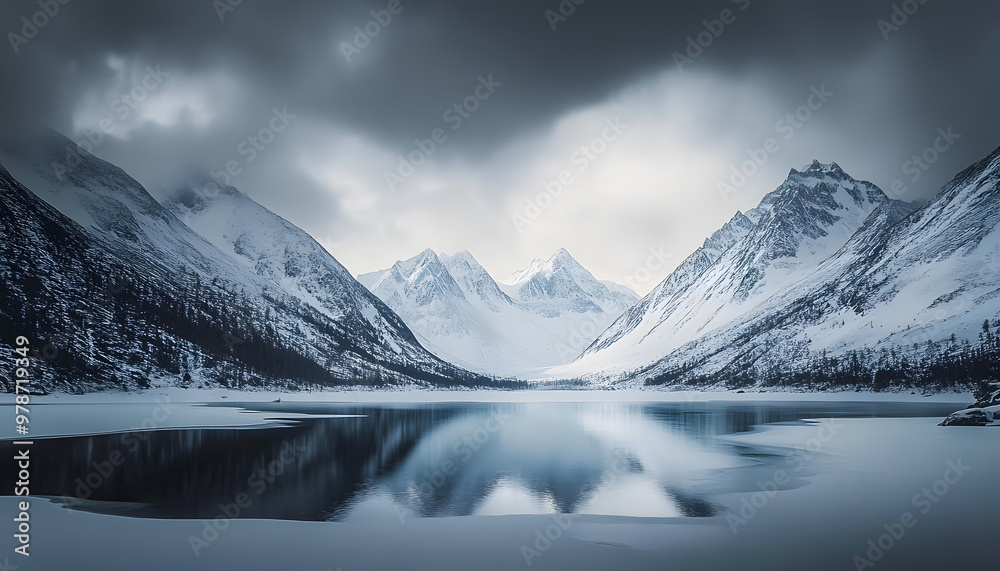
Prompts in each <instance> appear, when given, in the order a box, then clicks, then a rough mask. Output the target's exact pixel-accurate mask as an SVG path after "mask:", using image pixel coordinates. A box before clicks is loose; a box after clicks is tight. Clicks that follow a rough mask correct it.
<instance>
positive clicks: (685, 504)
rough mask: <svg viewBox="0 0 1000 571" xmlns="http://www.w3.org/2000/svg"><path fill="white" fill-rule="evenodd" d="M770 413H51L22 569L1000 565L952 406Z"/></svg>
mask: <svg viewBox="0 0 1000 571" xmlns="http://www.w3.org/2000/svg"><path fill="white" fill-rule="evenodd" d="M740 397H742V395H740ZM818 398H822V397H818ZM761 399H768V397H767V395H758V396H757V397H756V398H741V399H740V400H730V401H714V400H675V401H672V402H654V401H645V402H599V401H594V400H592V399H589V398H584V399H579V398H576V399H573V400H577V401H578V402H554V401H553V402H527V401H525V400H524V399H521V398H519V397H515V398H513V399H511V400H512V401H515V402H502V399H494V400H495V402H394V403H376V402H344V403H308V402H294V403H289V402H282V403H270V402H267V403H252V404H249V403H237V402H214V403H212V404H169V405H164V404H163V403H160V404H138V403H117V404H107V403H103V404H102V403H89V404H49V405H44V406H40V407H37V409H36V410H38V411H40V412H39V413H38V414H36V418H35V419H33V422H36V423H37V424H38V425H39V426H41V425H42V424H43V421H46V420H47V421H48V423H49V425H50V427H53V428H52V429H51V430H52V432H51V434H52V436H50V437H48V438H38V439H37V440H36V444H35V445H34V447H33V449H32V455H33V460H32V466H33V468H32V469H33V474H32V481H31V491H32V496H34V499H33V502H32V504H33V508H32V509H33V514H32V522H33V541H32V557H31V563H32V565H31V568H32V569H63V568H76V567H79V566H80V565H81V564H84V563H85V565H84V568H86V566H87V565H90V566H92V567H93V568H101V569H132V568H143V569H178V568H184V569H215V568H227V569H229V568H232V569H274V568H283V569H317V570H319V571H323V570H325V569H330V570H334V569H337V568H338V567H340V568H341V569H342V570H343V571H347V570H349V569H403V568H406V569H472V568H475V569H520V568H528V567H530V568H543V569H590V568H594V569H596V568H606V567H608V566H617V567H621V568H628V569H646V568H649V569H671V568H676V569H719V568H723V566H729V567H733V566H734V565H735V567H734V568H741V569H804V568H809V569H855V568H858V567H859V566H861V567H862V568H869V566H868V565H866V564H865V563H864V561H870V562H871V563H873V564H874V566H875V567H876V568H879V569H923V568H935V566H941V565H945V566H949V565H950V564H949V563H948V562H949V561H951V562H954V561H955V560H956V559H959V560H964V561H966V562H970V563H971V562H979V561H982V562H986V561H989V560H990V559H989V558H987V555H988V551H987V549H988V543H987V544H986V546H984V542H983V541H982V538H985V537H987V534H989V533H991V532H992V530H993V529H995V511H996V510H995V506H997V505H1000V490H998V488H997V486H996V485H995V480H996V477H997V476H998V475H1000V472H998V466H1000V431H997V430H995V429H991V428H963V427H948V428H944V427H937V426H935V425H936V423H937V422H939V421H940V419H941V418H943V417H944V416H946V415H947V414H948V413H950V412H952V411H954V410H955V409H956V408H961V406H960V405H959V406H957V405H956V404H955V403H954V402H951V403H949V402H940V400H938V401H934V400H919V399H914V398H911V399H908V402H893V401H887V400H879V401H870V402H866V401H859V400H838V399H828V398H823V399H822V400H812V399H811V398H810V396H809V395H801V396H798V397H795V398H783V399H780V400H778V399H775V400H771V399H768V400H761ZM404 400H405V399H404ZM959 400H961V399H959ZM43 409H44V411H43ZM108 419H128V420H127V421H122V420H119V421H118V423H119V424H118V425H116V424H115V422H109V421H108ZM56 426H58V428H55V427H56ZM140 426H141V427H145V428H147V429H149V430H141V431H138V430H137V431H129V428H131V427H140ZM7 464H8V465H9V466H8V467H5V468H4V470H3V471H2V476H0V479H2V480H3V490H4V493H5V494H10V493H11V492H10V491H11V490H12V489H13V487H14V483H13V481H12V480H11V479H10V478H11V475H13V474H15V473H16V472H15V470H14V468H13V465H12V464H11V463H10V461H9V460H8V461H7ZM956 470H957V471H956ZM939 482H940V483H939ZM0 501H3V502H4V504H5V505H4V507H5V510H6V509H7V507H10V510H9V511H10V513H13V512H14V502H15V500H14V498H12V497H9V496H7V497H3V498H0ZM5 513H8V512H7V511H5ZM905 514H910V517H909V518H907V517H906V516H905ZM883 535H884V536H885V537H882V536H883ZM7 537H8V538H9V537H10V534H7ZM869 540H871V541H872V542H871V543H868V542H869ZM7 541H8V542H10V540H9V539H8V540H7ZM880 541H881V544H880ZM873 547H874V548H873ZM8 552H12V547H11V549H10V550H8ZM980 554H981V555H982V557H983V558H982V559H980V558H979V555H980ZM857 558H860V559H857ZM11 561H12V562H14V563H17V561H16V560H14V559H12V560H11Z"/></svg>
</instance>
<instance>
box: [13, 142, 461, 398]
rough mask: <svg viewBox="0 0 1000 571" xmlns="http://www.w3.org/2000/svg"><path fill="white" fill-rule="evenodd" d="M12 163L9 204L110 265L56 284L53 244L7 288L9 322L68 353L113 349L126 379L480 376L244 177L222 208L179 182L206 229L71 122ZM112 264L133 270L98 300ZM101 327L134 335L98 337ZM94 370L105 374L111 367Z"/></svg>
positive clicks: (93, 261) (89, 259)
mask: <svg viewBox="0 0 1000 571" xmlns="http://www.w3.org/2000/svg"><path fill="white" fill-rule="evenodd" d="M68 149H69V150H72V151H73V152H75V153H78V154H79V157H80V160H79V164H77V165H75V166H74V167H73V168H71V169H69V170H67V171H62V170H56V169H53V168H52V166H51V165H53V164H56V163H58V162H59V161H60V160H63V159H64V157H65V156H66V153H67V150H68ZM0 163H2V164H3V165H4V166H5V167H6V168H7V170H8V171H9V173H8V172H6V171H4V172H3V173H2V175H3V183H4V185H5V188H6V190H5V191H4V196H3V206H4V208H5V209H7V211H5V213H6V214H9V213H10V212H12V211H13V208H14V206H17V207H18V209H19V212H20V213H21V214H20V216H22V217H23V218H24V219H25V220H24V223H25V224H29V225H30V224H31V223H32V222H34V223H35V224H36V225H38V226H39V227H46V228H62V230H61V232H62V233H64V234H67V237H66V238H60V240H58V241H53V239H52V237H51V232H47V233H41V234H38V233H36V234H34V235H27V236H26V239H27V238H30V239H32V240H35V241H36V242H37V244H36V248H37V250H38V251H39V252H45V253H46V254H47V255H56V254H58V250H59V249H60V248H61V246H60V244H59V242H60V241H69V242H76V243H80V244H84V246H80V248H78V249H77V250H71V251H72V252H74V253H73V255H72V256H71V257H70V259H68V260H64V261H63V262H61V263H63V264H66V265H67V266H68V267H75V268H77V270H76V271H78V272H79V273H82V274H84V275H87V276H90V275H100V272H106V273H107V275H108V278H103V279H100V280H97V279H93V280H91V279H88V280H85V281H84V283H83V284H77V287H76V288H70V289H68V290H67V289H66V288H65V287H62V286H60V285H59V284H58V283H57V282H58V281H59V277H58V276H60V275H62V274H64V273H65V269H64V268H60V267H57V266H58V262H55V261H51V260H50V261H48V262H46V261H44V258H41V259H42V260H43V261H40V262H38V263H33V264H32V265H31V267H30V268H29V269H27V270H23V271H22V272H21V273H22V274H23V275H25V276H31V279H32V280H36V281H33V282H32V283H33V284H35V285H34V286H33V287H31V288H26V289H25V288H21V289H18V288H8V289H6V290H5V292H4V295H5V296H6V297H5V299H4V300H3V305H4V306H5V307H13V308H17V309H16V310H14V311H8V312H7V313H6V319H8V320H9V321H7V323H8V324H9V325H10V326H11V327H12V328H14V329H17V328H18V327H20V328H22V329H24V330H28V329H37V330H38V331H37V333H39V334H41V333H44V334H45V335H46V336H47V337H46V338H49V339H58V340H59V343H58V345H55V344H54V345H53V346H54V347H55V346H58V347H60V348H61V353H62V354H63V355H65V356H66V359H64V360H62V362H66V363H70V362H71V361H73V360H74V359H75V360H76V365H74V366H77V365H80V363H86V364H88V366H93V365H94V364H95V363H98V362H104V363H114V368H115V369H116V370H118V371H119V372H120V373H121V374H116V373H114V372H113V371H112V372H111V375H110V377H111V378H115V379H118V380H121V379H123V378H124V379H126V380H125V381H121V383H118V381H116V384H121V386H126V385H129V386H131V385H133V384H135V383H138V384H140V385H141V384H142V383H144V382H146V380H148V378H150V377H170V378H172V379H174V380H175V381H180V379H181V376H182V373H185V374H190V376H191V377H192V378H193V379H195V380H196V381H197V380H198V379H202V380H205V381H208V382H213V383H214V382H224V383H230V382H237V383H243V382H258V381H260V382H275V381H278V380H281V379H283V381H281V382H286V383H289V384H294V383H296V382H307V383H316V384H338V383H349V384H350V383H356V382H366V383H382V382H385V383H392V382H403V383H409V382H418V381H424V382H431V383H439V384H449V385H450V384H453V383H457V384H466V382H467V381H470V380H474V379H477V378H481V377H477V376H474V375H471V374H470V373H468V372H467V371H464V370H461V369H459V368H456V367H454V366H452V365H450V364H448V363H445V362H442V361H441V360H440V359H438V358H436V357H435V356H433V355H432V354H430V353H429V352H427V351H426V350H425V349H423V348H422V347H420V345H419V344H418V343H417V341H416V339H415V338H414V337H413V335H412V333H411V332H410V331H409V329H407V327H406V326H405V325H404V324H403V322H402V321H401V320H400V319H399V318H398V316H396V315H395V314H394V313H393V312H392V311H391V310H389V309H388V308H387V307H386V306H385V305H384V304H383V303H382V302H381V301H379V300H378V299H377V298H375V297H374V296H373V295H371V294H370V293H369V292H368V291H367V290H366V289H365V288H363V287H362V286H361V285H360V284H358V283H357V282H356V281H355V280H354V279H353V278H352V277H351V276H350V274H349V273H348V272H347V271H346V270H345V269H344V268H343V267H342V266H340V264H338V263H337V262H336V260H334V259H333V258H332V257H331V256H329V254H327V253H326V252H325V251H324V250H323V249H322V248H321V247H320V246H319V245H318V244H316V243H315V242H314V241H313V240H312V239H311V238H309V237H308V236H307V235H305V233H303V232H301V231H300V230H298V229H297V228H295V227H294V226H291V225H290V224H288V223H287V222H285V221H284V220H281V219H280V218H278V217H277V216H275V215H273V214H271V213H269V212H268V211H266V210H264V209H263V208H261V207H260V206H259V205H256V204H255V203H253V202H252V201H250V200H249V199H248V198H246V197H245V196H244V195H242V194H240V193H239V192H238V191H236V190H235V189H226V191H224V192H223V193H221V194H219V196H218V197H217V199H218V204H216V205H215V208H211V207H210V206H211V205H210V204H208V203H207V202H206V201H198V200H194V198H193V197H194V196H195V194H194V193H191V192H190V191H189V192H187V194H185V193H184V192H181V193H179V194H178V195H177V196H179V197H187V198H189V199H190V200H188V201H187V202H183V201H182V202H183V207H182V202H177V203H175V204H174V207H175V209H176V210H177V212H179V213H182V214H184V215H185V216H186V217H187V218H189V219H190V221H191V222H192V223H197V222H202V223H203V224H201V226H202V227H203V228H202V229H203V230H205V234H206V236H207V238H208V239H206V238H205V237H203V236H201V235H199V234H198V233H196V232H195V231H194V230H192V229H191V228H190V227H189V226H188V225H186V224H185V223H184V222H182V221H181V220H180V219H179V218H178V217H177V216H175V215H174V214H173V213H171V212H170V211H169V210H167V209H166V208H164V207H163V206H162V205H161V204H160V203H159V202H157V201H156V200H155V199H154V198H153V197H151V196H150V195H149V194H148V193H147V192H146V190H145V189H144V188H143V187H142V186H141V185H140V184H139V183H138V182H136V181H135V180H134V179H132V178H131V177H129V176H128V175H127V174H126V173H125V172H124V171H122V170H121V169H119V168H117V167H115V166H114V165H111V164H109V163H107V162H105V161H102V160H100V159H98V158H96V157H94V156H93V155H90V154H88V153H86V152H85V151H83V150H82V149H78V148H76V147H75V145H74V144H73V143H72V142H70V141H69V140H68V139H65V138H64V137H62V136H61V135H58V134H56V133H50V134H48V135H47V136H45V137H44V138H43V139H42V140H40V141H36V142H25V143H24V144H23V145H22V146H21V147H20V148H19V149H18V150H17V151H16V152H6V153H3V154H0ZM29 189H30V190H29ZM42 201H44V202H42ZM45 203H47V204H45ZM49 205H51V207H50V206H49ZM199 214H201V215H203V216H205V218H199V216H198V215H199ZM217 229H223V234H222V236H217V235H216V234H215V233H214V231H215V230H217ZM230 234H231V236H232V238H233V240H232V241H227V239H226V237H227V236H230ZM15 255H16V252H15V251H11V252H7V251H5V252H4V256H3V262H4V264H5V266H8V267H6V268H5V272H11V273H13V272H15V270H16V268H15V266H16V264H13V263H12V262H11V260H12V259H13V258H14V257H15ZM67 255H68V254H67ZM116 276H117V278H116ZM110 278H115V279H121V278H123V279H125V280H126V281H128V282H130V285H128V286H123V287H117V286H116V287H115V288H114V289H115V290H118V291H114V292H113V293H114V295H113V296H112V298H111V299H106V300H104V301H105V302H106V303H107V304H108V305H107V306H105V307H95V305H99V304H96V303H95V301H94V299H96V298H100V297H102V295H94V292H95V291H100V289H101V287H102V284H103V282H105V281H107V279H110ZM63 279H64V280H68V281H70V282H71V283H76V282H78V281H79V279H76V280H72V279H69V278H68V277H66V276H64V277H63ZM88 281H89V282H91V283H86V282H88ZM30 289H35V290H39V289H40V290H41V292H42V294H47V293H50V292H52V291H57V290H58V291H61V292H62V297H61V298H60V299H58V300H56V301H55V303H49V302H46V301H44V300H43V299H39V300H35V301H33V300H32V299H30V292H29V291H28V290H30ZM121 290H124V292H123V291H121ZM103 297H107V296H103ZM36 303H37V304H45V303H49V305H46V306H45V308H44V312H45V313H47V314H51V315H49V317H48V319H47V322H46V323H45V324H44V326H42V325H38V319H37V318H32V317H31V316H32V315H33V314H36V313H37V312H38V311H39V308H37V307H35V304H36ZM119 304H123V307H118V305H119ZM81 313H82V315H80V314H81ZM146 314H155V315H146ZM129 316H132V317H129ZM32 319H34V321H35V323H29V322H28V321H26V320H29V321H30V320H32ZM114 320H123V322H122V323H118V322H117V321H114ZM129 320H134V321H129ZM132 327H134V328H138V329H137V330H132V329H130V328H132ZM102 329H108V330H109V331H111V330H113V331H115V332H116V333H115V334H116V335H117V336H118V337H119V338H116V339H95V338H94V336H95V332H97V331H101V330H102ZM151 352H152V353H155V354H160V353H162V356H161V358H156V357H155V355H153V356H151ZM84 354H85V355H86V357H85V358H84V357H82V356H81V355H84ZM154 361H155V362H154ZM59 362H60V361H56V360H53V361H52V363H51V364H52V365H53V367H54V369H53V370H52V371H50V373H51V374H50V375H49V377H50V378H51V379H54V380H57V381H62V382H66V381H67V376H68V375H69V374H70V372H69V370H68V369H60V368H59V367H58V366H57V365H58V364H59ZM76 370H77V371H79V370H80V368H79V367H77V369H76ZM248 377H250V378H248ZM254 379H256V380H254ZM70 382H71V381H70ZM82 382H84V383H87V385H86V386H87V387H88V388H94V387H97V386H101V385H102V382H101V379H97V380H95V381H94V382H90V381H86V380H85V381H82ZM104 384H105V385H106V384H107V383H104Z"/></svg>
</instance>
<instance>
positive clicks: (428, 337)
mask: <svg viewBox="0 0 1000 571" xmlns="http://www.w3.org/2000/svg"><path fill="white" fill-rule="evenodd" d="M358 280H359V281H360V282H361V283H362V284H364V285H365V286H366V287H368V288H369V289H370V290H371V291H372V292H373V293H374V294H375V295H377V296H378V297H379V298H380V299H382V300H383V301H384V302H385V303H386V304H387V305H388V306H389V307H391V308H393V310H394V311H396V313H398V314H399V315H400V316H401V317H402V318H403V320H404V321H405V322H406V324H407V325H409V326H410V328H411V329H412V330H413V331H414V332H415V333H416V335H417V337H418V338H419V339H420V341H421V343H422V344H423V345H424V346H425V347H427V348H428V349H430V350H431V351H432V352H433V353H434V354H436V355H437V356H439V357H441V358H442V359H445V360H448V361H452V362H455V363H458V364H461V365H462V366H466V367H469V368H471V369H473V370H477V371H483V372H491V373H495V374H503V375H518V376H531V374H532V372H533V371H536V370H539V369H541V368H543V367H546V366H550V365H556V364H562V363H568V362H569V361H571V360H572V359H574V358H575V357H576V356H577V355H579V353H580V351H582V350H583V348H584V347H586V346H587V345H588V344H589V343H590V342H591V341H592V340H593V339H594V337H596V336H597V334H598V333H599V332H600V331H601V330H603V328H604V327H606V326H607V325H608V324H610V323H611V322H612V321H614V319H616V318H617V317H618V316H619V315H620V314H621V313H622V312H623V311H624V310H625V309H627V308H628V307H629V306H631V305H632V304H633V303H634V302H635V301H636V299H637V297H638V296H636V295H635V294H634V293H632V292H631V291H630V290H627V288H624V286H618V287H616V288H614V289H611V288H609V287H608V286H607V285H605V284H602V283H601V282H599V281H598V280H597V279H595V278H594V276H593V275H591V274H590V272H588V271H587V270H586V269H584V268H583V267H582V266H581V265H580V264H579V263H578V262H577V261H576V260H575V259H573V257H572V256H571V255H570V254H569V253H568V252H566V251H565V250H560V251H559V252H557V253H556V254H555V255H553V256H552V257H551V258H549V259H548V260H535V261H533V262H532V263H531V265H529V267H528V268H527V269H525V270H522V271H520V272H517V273H515V274H514V276H513V277H512V278H511V280H509V281H508V282H507V283H505V284H497V283H496V281H494V279H493V278H492V277H491V276H490V275H489V273H487V272H486V270H485V269H484V268H483V267H482V266H481V265H480V264H479V262H477V261H476V259H475V258H474V257H473V256H472V254H470V253H469V252H460V253H458V254H455V255H452V256H447V255H438V254H436V253H435V252H433V251H431V250H425V251H424V252H421V253H420V254H419V255H417V256H415V257H413V258H411V259H409V260H403V261H399V262H396V263H395V264H393V266H392V267H391V268H389V269H386V270H382V271H378V272H372V273H368V274H363V275H361V276H359V277H358Z"/></svg>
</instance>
